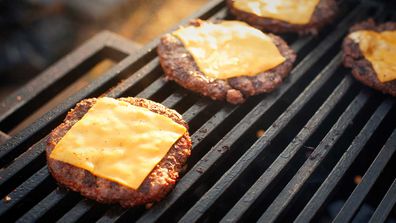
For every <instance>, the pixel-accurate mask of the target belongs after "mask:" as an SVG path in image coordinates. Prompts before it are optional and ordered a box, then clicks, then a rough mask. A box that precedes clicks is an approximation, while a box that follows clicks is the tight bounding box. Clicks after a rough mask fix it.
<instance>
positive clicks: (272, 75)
mask: <svg viewBox="0 0 396 223" xmlns="http://www.w3.org/2000/svg"><path fill="white" fill-rule="evenodd" d="M201 23H202V21H199V20H196V21H193V22H192V25H195V26H199V25H200V24H201ZM269 36H270V37H271V38H272V40H273V41H274V43H275V45H276V46H277V47H278V49H279V51H280V53H281V54H282V55H283V56H284V57H285V58H286V61H285V62H283V63H282V64H280V65H278V66H277V67H275V68H273V69H271V70H268V71H266V72H263V73H260V74H258V75H256V76H251V77H250V76H241V77H235V78H229V79H226V80H220V79H211V78H208V77H206V76H205V75H204V74H203V73H202V72H201V71H200V70H199V68H198V66H197V64H196V63H195V61H194V58H193V57H192V55H191V54H190V53H189V52H188V51H187V49H186V48H185V46H184V45H183V43H182V42H181V41H180V40H179V39H178V38H176V37H175V36H173V35H171V34H166V35H164V36H163V37H162V38H161V40H160V44H159V45H158V48H157V51H158V55H159V59H160V63H161V66H162V68H163V69H164V71H165V75H166V76H167V78H168V79H170V80H174V81H176V82H177V83H178V84H180V85H181V86H183V87H185V88H187V89H190V90H192V91H195V92H198V93H201V94H202V95H204V96H209V97H211V98H212V99H213V100H226V101H228V102H230V103H232V104H239V103H243V102H244V101H245V100H246V98H248V97H249V96H252V95H256V94H260V93H266V92H271V91H273V90H274V89H275V88H276V87H278V86H279V85H280V84H281V83H282V80H283V79H284V78H285V77H286V76H287V75H288V74H289V72H290V70H291V69H292V67H293V63H294V61H295V60H296V54H295V53H294V51H293V50H292V49H291V48H290V47H289V46H288V45H287V43H286V42H285V41H283V40H282V39H281V38H280V37H278V36H275V35H272V34H269Z"/></svg>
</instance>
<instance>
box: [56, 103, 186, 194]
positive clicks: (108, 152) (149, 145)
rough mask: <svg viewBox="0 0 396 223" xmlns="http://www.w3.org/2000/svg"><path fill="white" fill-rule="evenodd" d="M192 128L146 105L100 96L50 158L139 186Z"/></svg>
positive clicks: (126, 183) (132, 186)
mask: <svg viewBox="0 0 396 223" xmlns="http://www.w3.org/2000/svg"><path fill="white" fill-rule="evenodd" d="M186 131H187V130H186V128H185V127H184V126H182V125H180V124H178V123H176V122H174V121H173V120H172V119H170V118H168V117H166V116H163V115H159V114H157V113H154V112H152V111H150V110H148V109H146V108H142V107H138V106H133V105H131V104H129V103H127V102H123V101H119V100H115V99H112V98H100V99H98V100H97V102H96V103H95V104H94V105H93V106H92V108H91V109H89V110H88V112H87V113H86V114H85V115H84V117H83V118H82V119H81V120H79V121H78V122H77V123H76V124H74V125H73V126H72V128H71V129H70V130H69V131H68V132H67V133H66V135H65V136H64V137H63V138H62V139H61V140H60V142H59V143H58V144H57V145H56V147H55V149H54V150H53V151H52V153H51V154H50V158H52V159H56V160H59V161H63V162H65V163H69V164H71V165H73V166H76V167H80V168H82V169H85V170H88V171H89V172H91V173H92V174H93V175H95V176H99V177H102V178H106V179H109V180H111V181H114V182H117V183H120V184H122V185H124V186H127V187H130V188H133V189H137V188H138V187H139V186H140V184H141V183H142V182H143V180H144V179H145V178H146V177H147V176H148V174H149V173H150V172H151V171H152V169H153V168H154V167H155V166H156V165H157V163H158V162H159V161H161V159H162V158H163V157H164V156H165V155H166V153H167V152H168V151H169V149H170V148H171V147H172V145H173V144H174V143H175V142H176V141H177V140H178V139H179V138H180V137H181V136H182V135H183V134H184V133H185V132H186Z"/></svg>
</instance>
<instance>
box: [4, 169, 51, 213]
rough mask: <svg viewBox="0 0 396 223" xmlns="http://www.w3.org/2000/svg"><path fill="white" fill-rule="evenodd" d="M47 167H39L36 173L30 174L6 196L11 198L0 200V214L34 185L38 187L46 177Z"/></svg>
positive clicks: (18, 200)
mask: <svg viewBox="0 0 396 223" xmlns="http://www.w3.org/2000/svg"><path fill="white" fill-rule="evenodd" d="M46 173H47V167H43V168H41V169H40V170H39V171H38V172H37V173H35V174H34V175H33V176H31V177H30V178H29V179H28V180H27V181H25V182H24V183H23V184H21V185H20V186H19V187H17V188H16V189H15V190H14V191H13V192H11V193H10V194H9V195H8V196H9V197H10V198H11V200H10V201H5V200H1V202H0V215H3V214H4V213H5V212H7V211H8V210H9V209H10V208H12V207H14V206H15V205H16V204H18V203H19V202H20V201H21V200H23V198H25V197H26V196H27V195H29V193H30V192H31V191H32V190H33V189H34V188H36V187H38V186H39V185H40V184H41V183H42V182H44V180H45V179H47V177H48V174H46Z"/></svg>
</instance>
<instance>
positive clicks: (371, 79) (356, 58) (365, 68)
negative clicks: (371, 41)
mask: <svg viewBox="0 0 396 223" xmlns="http://www.w3.org/2000/svg"><path fill="white" fill-rule="evenodd" d="M358 30H373V31H376V32H382V31H386V30H396V22H387V23H383V24H378V25H377V24H375V22H374V20H373V19H369V20H367V21H364V22H362V23H359V24H356V25H354V26H352V27H351V28H350V31H349V32H350V33H352V32H355V31H358ZM343 53H344V65H345V66H346V67H349V68H352V75H353V76H354V77H355V78H356V79H357V80H359V81H360V82H362V83H363V84H365V85H367V86H369V87H371V88H374V89H376V90H378V91H381V92H383V93H386V94H390V95H392V96H394V97H396V80H393V81H388V82H385V83H381V82H380V81H379V80H378V78H377V74H376V72H375V70H374V68H373V66H372V65H371V63H370V61H368V60H367V59H366V58H365V57H364V55H363V53H362V52H361V50H360V47H359V44H358V43H356V42H355V41H353V40H352V39H350V38H348V37H346V38H345V39H344V42H343Z"/></svg>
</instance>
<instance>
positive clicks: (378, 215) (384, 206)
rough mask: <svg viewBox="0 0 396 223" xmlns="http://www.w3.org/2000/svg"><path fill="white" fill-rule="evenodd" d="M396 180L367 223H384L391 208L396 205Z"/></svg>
mask: <svg viewBox="0 0 396 223" xmlns="http://www.w3.org/2000/svg"><path fill="white" fill-rule="evenodd" d="M395 194H396V179H395V180H394V181H393V183H392V185H391V186H390V188H389V190H388V191H387V192H386V194H385V196H384V198H383V199H382V201H381V203H380V204H379V205H378V207H377V209H376V210H375V212H374V214H373V215H372V216H371V219H370V222H369V223H378V222H385V221H386V218H387V217H388V215H389V213H390V212H391V211H392V208H393V206H394V205H395V203H396V196H395Z"/></svg>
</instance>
